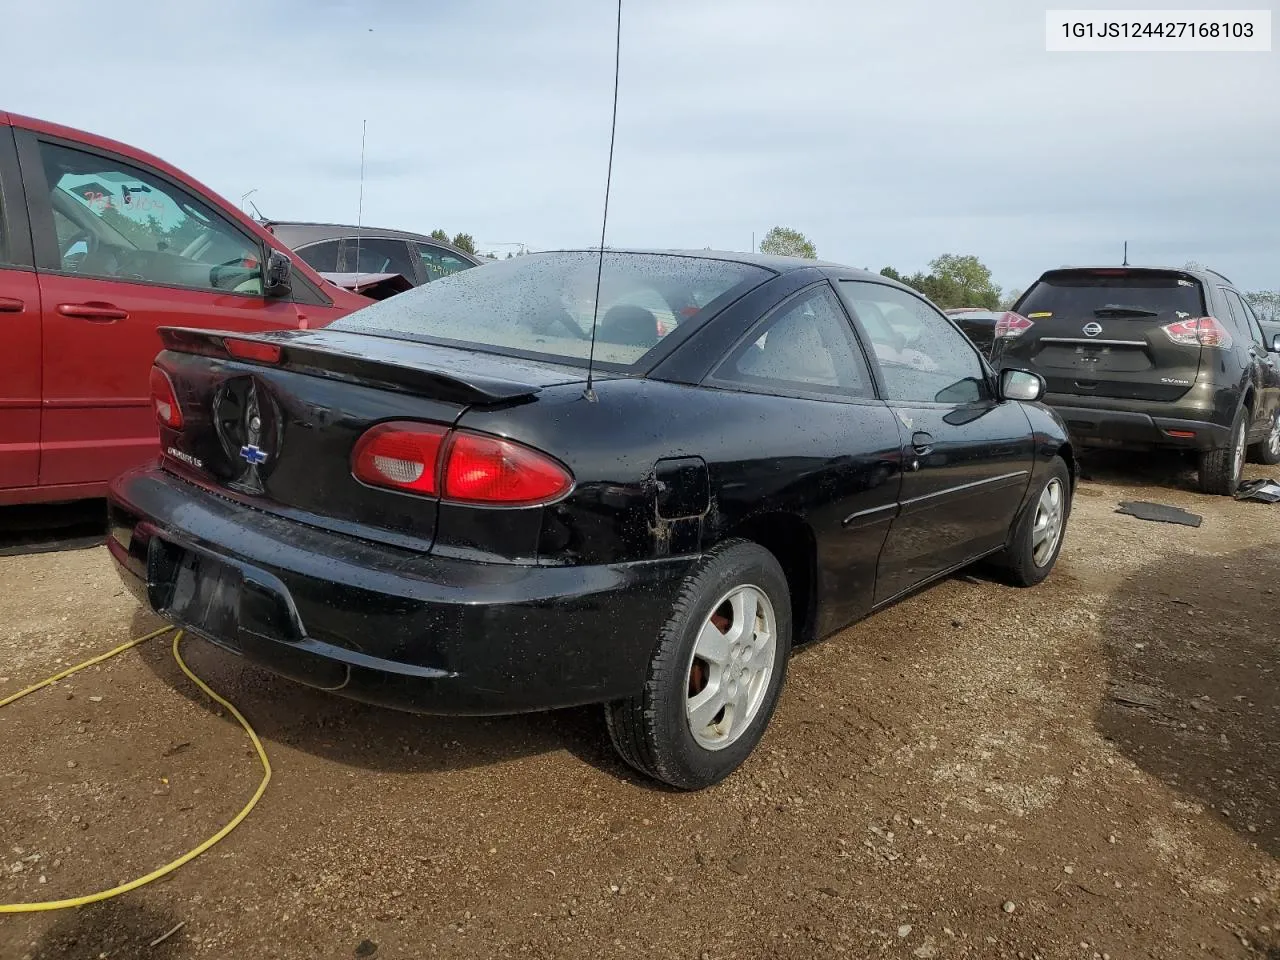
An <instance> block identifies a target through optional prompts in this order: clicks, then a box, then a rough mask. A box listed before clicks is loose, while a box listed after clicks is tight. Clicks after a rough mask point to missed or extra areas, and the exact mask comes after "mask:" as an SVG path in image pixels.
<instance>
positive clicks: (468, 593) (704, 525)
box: [108, 251, 1075, 788]
mask: <svg viewBox="0 0 1280 960" xmlns="http://www.w3.org/2000/svg"><path fill="white" fill-rule="evenodd" d="M597 289H598V290H599V296H598V297H597ZM658 305H661V310H660V311H659V310H658ZM597 306H598V309H597ZM659 313H662V314H665V315H666V317H667V323H666V324H665V325H664V323H663V320H662V317H661V316H660V315H659ZM597 318H598V322H597ZM673 321H674V323H673ZM593 330H594V333H595V335H594V337H593ZM165 346H166V349H165V351H164V352H163V353H162V354H161V355H160V356H159V357H158V358H157V360H156V366H155V368H154V370H153V374H152V383H153V388H154V391H155V409H156V413H157V419H158V421H159V424H160V434H161V437H162V448H163V450H164V451H165V453H164V455H163V457H162V459H161V460H160V462H158V463H156V464H154V465H151V466H148V467H147V468H145V469H141V470H137V471H134V472H131V473H128V474H126V475H124V476H121V477H119V478H117V480H116V481H115V483H114V484H113V486H112V491H111V498H110V514H111V531H112V533H111V535H110V537H109V539H108V548H109V550H110V552H111V554H112V556H113V557H114V558H115V560H116V561H117V563H118V565H119V568H120V571H121V574H122V576H123V578H124V580H125V582H126V583H127V584H128V585H129V586H130V588H131V589H132V590H134V592H135V593H136V595H138V596H139V597H140V598H141V600H142V602H143V603H145V604H147V605H148V606H149V607H151V608H153V609H155V610H156V611H158V612H159V613H160V614H161V615H163V616H165V617H167V618H169V619H170V620H172V621H174V622H176V623H178V624H181V625H183V626H185V627H187V628H189V629H191V630H192V631H193V632H195V633H197V634H199V635H202V636H204V637H206V638H208V639H210V640H212V641H213V642H215V643H217V644H220V645H222V646H223V647H225V648H228V649H230V650H232V651H234V652H236V653H238V654H241V655H243V656H244V657H246V658H248V659H250V660H253V661H256V662H258V663H260V664H263V665H265V666H266V667H268V668H270V669H272V670H275V671H276V672H278V673H281V674H284V675H286V676H290V677H293V678H295V679H297V680H300V681H302V682H305V683H309V684H311V685H313V686H317V687H320V688H323V689H326V690H331V691H334V692H337V693H341V694H344V695H346V696H350V697H353V698H356V699H362V700H366V701H369V702H373V703H379V704H384V705H388V706H396V707H400V708H404V709H411V710H418V711H422V712H427V713H456V714H503V713H518V712H522V711H529V710H541V709H550V708H555V707H565V706H571V705H578V704H588V703H598V704H603V705H605V710H604V713H605V719H606V721H607V726H608V729H609V732H610V734H611V736H612V738H613V742H614V744H615V746H616V747H617V749H618V752H619V753H620V754H621V756H622V757H623V758H624V759H625V760H626V761H627V762H628V763H629V764H631V765H632V766H634V767H636V768H637V769H639V770H641V771H643V772H645V773H646V774H648V775H650V776H653V777H656V778H658V779H660V780H663V781H665V782H667V783H669V784H673V785H675V786H678V787H681V788H697V787H704V786H708V785H710V784H712V783H715V782H717V781H719V780H721V779H723V778H724V777H726V776H728V775H729V773H731V772H732V771H733V770H734V769H735V768H737V767H738V766H739V764H741V763H742V762H743V760H745V759H746V757H747V756H748V755H749V754H750V753H751V751H752V750H753V748H754V747H755V745H756V743H757V742H758V741H759V739H760V737H761V736H762V735H763V733H764V729H765V727H766V725H767V724H768V722H769V718H770V716H771V715H772V713H773V710H774V706H775V704H776V703H777V700H778V697H779V693H780V690H781V687H782V683H783V679H784V676H785V674H786V669H787V660H788V656H789V654H790V652H791V648H792V645H793V642H794V643H799V642H802V641H805V640H810V639H815V638H820V637H824V636H827V635H829V634H831V633H834V632H835V631H837V630H840V629H841V628H843V627H844V626H846V625H847V624H849V623H850V622H852V621H853V620H856V619H859V618H861V617H863V616H866V615H867V614H869V613H871V612H872V611H874V610H877V609H880V608H883V607H885V606H886V605H888V604H891V603H893V602H894V601H896V600H897V599H899V598H901V597H903V596H905V595H907V594H908V593H910V592H912V591H913V590H915V589H917V588H918V587H920V586H922V585H923V584H925V583H928V582H930V581H933V580H936V579H938V578H940V577H943V576H946V575H947V574H948V573H950V572H951V571H953V570H956V569H959V568H961V567H963V566H965V565H967V564H970V563H973V562H975V561H977V560H981V559H984V558H989V559H990V560H991V561H992V562H993V563H995V564H997V565H999V566H1001V567H1003V569H1004V571H1005V575H1006V576H1007V578H1008V579H1009V580H1010V582H1012V583H1014V584H1018V585H1023V586H1030V585H1032V584H1035V583H1038V582H1040V581H1042V580H1043V579H1044V578H1045V577H1046V576H1048V575H1049V572H1050V570H1051V569H1052V567H1053V565H1054V562H1055V560H1056V558H1057V556H1058V552H1059V549H1060V547H1061V544H1062V536H1063V532H1064V529H1065V524H1066V521H1067V517H1068V514H1069V512H1070V506H1071V494H1072V490H1073V486H1074V479H1075V475H1074V458H1073V456H1072V451H1071V448H1070V446H1069V444H1068V442H1067V435H1066V431H1065V429H1064V427H1063V425H1062V422H1061V420H1059V419H1058V417H1056V416H1055V415H1054V414H1053V413H1052V412H1051V411H1050V410H1049V409H1048V408H1046V407H1044V406H1042V405H1040V404H1038V403H1035V402H1034V401H1035V400H1037V399H1038V397H1039V396H1040V394H1041V392H1042V391H1043V389H1044V382H1043V380H1042V379H1041V378H1039V377H1036V376H1033V375H1030V374H1027V373H1025V372H1021V371H1008V372H1006V373H1005V374H1004V375H1003V377H1001V378H997V377H996V375H995V374H994V372H993V371H992V370H991V368H990V367H989V366H988V365H987V364H986V363H985V362H984V360H983V359H982V357H981V356H980V355H979V353H978V352H977V350H975V349H974V347H973V345H972V344H971V343H970V342H969V341H968V340H966V339H965V337H964V336H963V335H962V334H961V333H960V332H959V331H958V330H956V329H955V327H954V326H953V325H952V324H951V323H950V321H948V320H947V319H946V318H945V317H944V316H943V315H942V314H941V313H940V312H938V310H936V309H935V308H934V307H933V306H932V305H931V304H929V303H928V302H927V301H926V300H925V299H923V298H922V297H921V296H920V295H919V294H917V293H915V292H914V291H912V290H910V289H909V288H907V287H905V286H903V285H901V284H898V283H895V282H893V281H890V280H887V279H886V278H884V277H882V276H880V275H878V274H872V273H867V272H865V271H861V270H854V269H851V268H847V267H841V266H838V265H834V264H820V263H815V261H812V260H804V259H790V258H781V257H767V256H759V255H747V254H732V253H724V254H715V253H711V252H704V251H698V252H696V253H688V252H678V251H666V252H626V251H608V252H607V253H603V254H602V253H600V252H599V251H567V252H559V253H539V254H530V255H528V256H523V257H517V258H514V259H510V260H505V261H502V262H500V263H495V264H492V265H487V266H486V267H485V268H484V269H483V270H468V271H464V272H461V273H458V274H455V275H454V276H451V277H447V278H445V279H443V280H440V281H438V282H434V283H429V284H426V285H424V286H422V287H419V288H417V289H415V290H411V291H409V292H407V293H404V294H402V295H400V296H397V297H392V298H390V299H387V300H384V301H382V302H380V303H376V304H373V305H371V306H369V307H367V308H366V309H364V310H361V311H358V312H357V313H356V314H355V315H354V316H353V317H351V318H349V319H347V320H344V321H339V322H338V323H336V324H333V325H331V327H330V328H329V329H327V330H324V331H316V332H303V333H301V334H300V335H298V334H294V335H268V336H241V335H238V334H230V333H228V334H226V335H221V334H210V333H208V332H207V331H200V330H189V329H170V330H169V331H167V333H166V340H165ZM593 351H594V364H593V365H589V357H590V356H592V354H593ZM833 695H834V694H833ZM387 722H388V723H392V722H393V721H392V718H390V717H389V718H388V720H387Z"/></svg>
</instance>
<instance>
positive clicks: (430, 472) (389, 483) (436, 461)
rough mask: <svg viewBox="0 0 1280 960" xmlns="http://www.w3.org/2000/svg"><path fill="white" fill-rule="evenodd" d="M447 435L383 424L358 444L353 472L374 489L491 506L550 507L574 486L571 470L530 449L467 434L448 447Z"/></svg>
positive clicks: (431, 427)
mask: <svg viewBox="0 0 1280 960" xmlns="http://www.w3.org/2000/svg"><path fill="white" fill-rule="evenodd" d="M448 434H449V428H448V427H445V426H442V425H439V424H431V423H415V422H411V421H393V422H390V423H381V424H378V426H376V427H372V428H371V429H370V430H369V431H368V432H366V433H365V434H364V436H362V437H361V438H360V440H359V441H358V442H357V443H356V446H355V450H354V451H353V452H352V455H351V472H352V474H353V475H354V476H355V477H356V479H357V480H360V481H362V482H364V483H367V484H369V485H370V486H375V487H386V488H388V489H391V490H403V491H405V492H406V493H416V494H420V495H424V496H440V497H441V498H442V499H444V500H452V501H455V502H459V503H475V504H488V505H492V506H532V505H534V504H539V503H546V502H547V501H550V500H554V499H555V498H556V497H559V496H561V495H562V494H564V493H565V492H567V491H568V490H569V488H570V487H571V486H573V477H572V476H571V475H570V474H569V471H568V470H566V469H565V468H564V467H563V466H561V465H560V464H559V463H557V462H556V461H555V460H553V459H551V458H550V457H548V456H547V455H546V454H544V453H540V452H538V451H537V450H534V449H532V448H530V447H526V446H524V445H522V444H519V443H513V442H512V441H510V440H503V439H501V438H499V437H491V436H487V435H484V434H478V433H467V432H465V431H456V432H455V433H453V434H452V436H449V438H448V442H447V443H446V440H445V438H446V436H447V435H448ZM441 480H442V481H443V482H442V483H441Z"/></svg>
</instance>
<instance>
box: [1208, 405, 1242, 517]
mask: <svg viewBox="0 0 1280 960" xmlns="http://www.w3.org/2000/svg"><path fill="white" fill-rule="evenodd" d="M1247 414H1248V410H1246V409H1245V408H1244V407H1241V408H1240V410H1239V411H1238V412H1237V413H1236V418H1235V420H1233V421H1232V422H1231V439H1230V440H1229V441H1228V443H1227V446H1225V447H1222V448H1221V449H1218V450H1206V451H1204V452H1203V453H1201V454H1200V489H1201V490H1202V491H1204V492H1205V493H1214V494H1218V495H1219V496H1224V497H1229V496H1231V495H1232V494H1233V493H1235V492H1236V487H1238V486H1240V475H1241V474H1242V473H1243V472H1244V451H1245V420H1246V417H1247Z"/></svg>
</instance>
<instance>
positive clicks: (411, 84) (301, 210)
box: [0, 0, 1280, 289]
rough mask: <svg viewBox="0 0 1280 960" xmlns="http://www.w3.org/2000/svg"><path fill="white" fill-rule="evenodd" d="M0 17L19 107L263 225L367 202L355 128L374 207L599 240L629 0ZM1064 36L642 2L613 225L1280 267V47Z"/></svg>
mask: <svg viewBox="0 0 1280 960" xmlns="http://www.w3.org/2000/svg"><path fill="white" fill-rule="evenodd" d="M1271 2H1273V0H1265V2H1263V3H1254V4H1252V6H1254V7H1264V6H1266V4H1267V3H1271ZM1093 5H1094V6H1099V7H1108V6H1109V7H1123V6H1124V5H1123V4H1106V3H1104V2H1102V0H1094V3H1093ZM1189 5H1191V4H1189ZM6 6H7V7H8V9H6V11H5V14H4V16H5V21H6V32H7V33H8V34H9V35H10V36H12V37H22V38H25V39H24V41H23V42H22V43H17V44H10V45H8V46H7V48H6V52H5V81H4V96H3V102H2V103H0V106H2V107H4V108H5V109H9V110H12V111H15V112H18V113H25V114H32V115H35V116H38V117H41V118H44V119H49V120H55V121H58V122H62V123H66V124H69V125H71V126H75V127H80V128H83V129H88V130H91V131H94V132H96V133H101V134H104V135H107V136H110V137H114V138H116V139H119V140H124V141H127V142H129V143H132V144H135V145H137V146H140V147H142V148H144V149H147V150H150V151H151V152H153V153H156V154H159V155H160V156H162V157H164V158H165V159H166V160H168V161H170V162H171V163H173V164H175V165H177V166H178V167H180V168H182V169H184V170H186V171H187V172H188V173H191V174H192V175H194V176H195V177H196V178H198V179H199V180H202V181H203V182H204V183H206V184H207V185H209V186H210V187H212V188H213V189H214V190H216V191H218V192H219V193H221V194H222V195H223V196H225V197H228V198H230V200H231V201H232V202H237V201H238V200H239V198H240V196H241V194H243V193H245V192H246V191H248V190H251V189H256V190H257V192H256V193H255V194H254V195H253V197H252V199H253V200H254V201H255V202H256V203H257V204H258V206H259V207H260V208H261V210H262V211H263V213H264V214H265V215H267V216H270V217H275V218H278V219H302V220H337V221H349V222H354V221H355V219H356V214H357V204H358V180H359V170H360V132H361V121H362V120H367V121H368V145H367V162H366V172H365V189H364V222H365V223H368V224H375V225H379V226H387V227H400V228H403V229H408V230H418V231H422V232H429V231H430V230H432V229H433V228H435V227H437V226H440V227H443V228H444V229H446V230H447V231H449V233H450V234H453V233H454V232H456V231H459V230H463V231H466V232H469V233H471V234H473V235H474V236H475V238H476V240H477V241H478V242H479V244H480V245H481V248H482V249H484V248H485V247H488V246H493V247H495V248H496V249H498V250H499V252H500V253H502V252H505V250H506V249H508V248H505V247H504V248H497V244H498V243H500V242H503V241H521V242H524V243H527V244H529V245H530V246H531V247H532V248H535V249H541V248H551V247H561V246H578V245H587V244H594V243H597V242H598V241H599V230H600V222H599V220H600V207H601V200H602V196H603V192H604V175H605V163H606V159H607V153H608V143H609V109H610V101H611V96H612V84H613V41H614V36H613V30H614V16H615V8H614V4H613V2H612V0H559V2H557V0H485V2H475V3H473V2H465V0H451V2H447V3H442V2H438V0H396V2H392V0H363V2H337V0H297V2H295V0H270V2H261V0H259V2H248V0H218V2H217V3H213V2H209V0H185V2H181V3H176V2H164V3H153V4H148V3H145V2H142V3H134V4H131V5H130V6H129V8H128V10H127V11H120V12H118V13H104V12H103V8H102V7H101V6H100V5H99V4H97V3H92V4H91V3H89V2H87V0H61V2H59V3H57V4H35V3H19V2H18V0H8V3H7V4H6ZM1194 6H1196V7H1199V8H1214V7H1222V8H1228V7H1232V6H1236V7H1247V6H1250V4H1242V3H1230V2H1228V3H1225V4H1223V3H1214V2H1212V0H1196V2H1195V3H1194ZM873 7H876V8H879V7H883V9H873ZM44 37H47V38H48V40H47V41H45V40H42V39H41V38H44ZM1044 45H1045V38H1044V5H1043V4H1035V3H1027V2H1026V0H1003V2H1001V0H997V2H987V3H983V4H976V3H965V2H962V0H951V2H943V0H932V2H914V0H895V2H894V3H893V4H884V5H872V4H869V3H862V2H856V0H785V2H780V0H624V6H623V35H622V79H621V94H620V101H619V109H618V139H617V148H616V156H615V161H614V179H613V196H612V200H611V203H610V218H609V234H608V239H607V241H606V242H607V243H609V244H610V245H611V246H658V247H703V246H713V247H716V248H723V249H733V250H746V249H750V246H751V242H752V231H755V234H756V239H757V241H758V240H759V238H760V236H761V235H763V233H764V232H765V231H766V230H767V229H768V228H769V227H770V226H772V225H774V224H783V225H787V226H792V227H795V228H796V229H799V230H801V231H803V232H804V233H806V234H807V235H808V236H809V237H810V238H811V239H812V240H813V241H814V242H815V243H816V245H817V248H818V253H819V255H820V256H822V257H823V258H824V259H831V260H836V261H840V262H844V263H848V264H851V265H853V266H866V267H870V268H872V269H879V268H880V267H882V266H885V265H886V264H890V265H893V266H895V267H897V268H898V269H900V270H902V271H904V272H908V271H914V270H916V269H920V268H923V267H925V266H926V264H927V263H928V261H929V260H930V259H931V258H932V257H934V256H936V255H938V254H940V253H945V252H951V253H974V254H977V255H978V256H979V257H981V258H982V259H983V260H984V261H985V262H986V263H987V264H988V265H989V266H990V267H991V268H992V270H993V272H994V274H995V278H996V281H997V282H998V283H1000V284H1001V285H1002V286H1004V287H1006V288H1007V287H1019V288H1021V287H1024V286H1026V285H1027V284H1028V283H1030V281H1031V280H1033V279H1034V278H1035V277H1036V276H1037V275H1038V274H1039V273H1040V272H1041V271H1042V270H1044V269H1046V268H1048V267H1053V266H1058V265H1061V264H1064V263H1079V262H1095V261H1097V262H1108V263H1110V262H1115V263H1119V262H1120V257H1121V244H1122V242H1123V241H1124V240H1126V239H1127V240H1128V241H1129V250H1130V260H1131V261H1132V262H1136V263H1147V262H1154V263H1170V264H1174V265H1181V264H1182V263H1184V262H1185V261H1187V260H1189V259H1194V260H1197V261H1200V262H1202V263H1205V264H1207V265H1209V266H1212V267H1214V268H1215V269H1218V270H1220V271H1222V272H1223V273H1225V274H1227V275H1228V276H1229V277H1231V278H1232V279H1233V280H1234V281H1235V282H1236V283H1238V284H1240V285H1242V286H1244V287H1246V288H1248V289H1259V288H1277V287H1280V53H1275V52H1273V53H1245V54H1239V53H1202V54H1189V53H1166V54H1134V53H1120V54H1080V53H1072V54H1063V53H1056V54H1050V53H1046V52H1045V50H1044Z"/></svg>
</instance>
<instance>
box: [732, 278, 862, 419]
mask: <svg viewBox="0 0 1280 960" xmlns="http://www.w3.org/2000/svg"><path fill="white" fill-rule="evenodd" d="M713 379H714V380H715V381H717V382H718V383H722V384H725V385H730V386H732V385H739V386H743V387H747V388H751V387H756V388H759V389H761V390H765V391H767V392H769V393H781V394H795V395H799V396H804V395H806V394H815V393H818V394H827V393H832V394H837V395H843V396H847V397H871V396H872V390H871V374H870V372H869V371H868V369H867V361H866V359H865V358H864V357H863V355H862V350H861V349H860V348H859V347H858V344H857V341H856V340H854V336H853V328H852V327H851V326H850V325H849V319H848V317H846V316H845V313H844V310H843V309H841V307H840V303H839V301H838V300H836V297H835V294H834V293H832V292H831V288H830V287H829V286H827V284H825V283H823V284H820V285H818V286H816V287H813V288H811V289H809V290H807V291H804V292H803V293H801V294H800V295H799V296H797V297H794V298H793V299H791V300H789V301H787V302H786V303H784V304H783V305H782V306H781V307H779V308H778V310H777V311H776V312H775V313H774V315H773V316H772V317H770V318H769V320H768V321H767V322H766V324H765V326H764V327H762V328H759V329H758V330H757V331H755V332H753V333H752V339H751V340H750V341H749V342H747V343H744V344H743V345H742V346H740V347H738V348H737V349H736V350H735V351H734V352H733V353H731V354H730V355H729V357H728V358H727V359H726V360H725V362H724V363H723V364H721V366H720V368H719V369H718V370H716V372H715V374H714V376H713Z"/></svg>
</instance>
